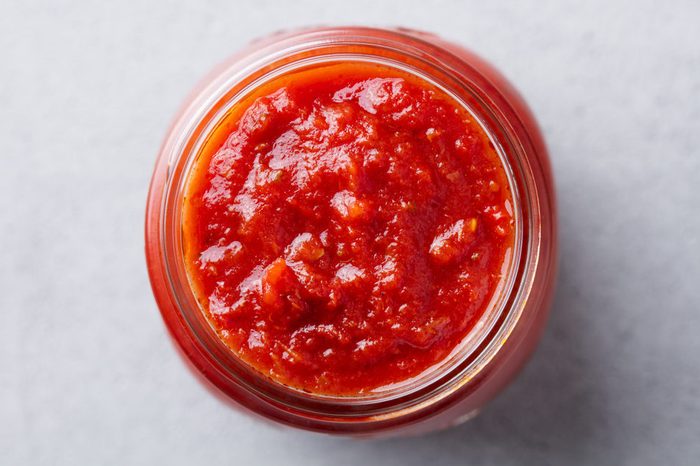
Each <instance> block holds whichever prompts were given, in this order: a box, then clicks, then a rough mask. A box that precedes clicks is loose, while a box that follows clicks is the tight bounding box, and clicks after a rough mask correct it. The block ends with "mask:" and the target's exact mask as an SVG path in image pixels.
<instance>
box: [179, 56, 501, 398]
mask: <svg viewBox="0 0 700 466" xmlns="http://www.w3.org/2000/svg"><path fill="white" fill-rule="evenodd" d="M183 215H184V218H183V241H184V248H185V261H186V264H187V267H188V274H189V278H190V283H191V286H192V287H193V290H194V291H195V294H196V295H197V297H198V299H199V301H200V303H201V307H202V311H203V312H204V314H205V315H206V317H207V319H208V320H209V322H210V323H211V325H212V327H213V328H214V329H215V330H216V332H217V334H218V335H219V337H220V338H221V339H222V341H224V342H225V343H226V345H228V347H229V348H230V349H231V350H232V351H233V352H234V353H235V354H236V355H237V356H238V357H240V358H241V359H242V360H244V361H245V362H246V363H247V364H248V365H250V366H251V367H252V368H254V369H255V370H257V371H259V372H261V373H262V374H264V375H266V376H268V377H270V378H271V379H273V380H275V381H277V382H280V383H283V384H286V385H288V386H291V387H295V388H298V389H302V390H305V391H309V392H312V393H317V394H328V395H341V396H344V395H347V396H353V395H358V394H365V393H369V392H372V391H373V390H377V389H379V388H381V387H384V386H387V385H390V384H395V383H398V382H401V381H405V380H406V379H409V378H412V377H415V376H418V375H419V374H421V373H422V372H424V371H425V370H427V369H429V368H430V367H432V366H434V365H436V364H438V363H440V362H441V361H443V360H444V359H445V358H446V357H447V356H448V355H449V354H450V353H451V352H452V351H453V350H454V349H455V348H456V347H457V346H458V345H459V344H460V342H462V341H463V340H464V338H465V337H466V336H467V334H469V332H470V330H472V329H473V327H474V325H475V323H476V322H477V321H478V320H479V319H480V317H482V315H483V314H484V312H485V311H486V310H487V308H488V307H489V303H490V300H491V298H492V297H493V295H494V293H495V290H496V289H497V287H498V285H499V284H500V283H501V281H502V280H503V278H504V277H503V274H504V270H506V269H507V267H506V263H507V258H508V257H509V251H510V250H511V248H512V247H513V242H514V226H513V224H514V222H513V212H512V195H511V192H510V189H509V185H508V181H507V177H506V173H505V170H504V167H503V165H502V162H501V160H500V158H499V157H498V154H497V152H496V151H495V149H494V147H493V145H492V144H491V142H490V141H489V139H488V137H487V136H486V134H485V133H484V130H483V129H482V128H481V126H480V125H479V124H478V123H477V122H476V121H475V120H474V118H473V117H472V116H471V115H470V114H469V113H468V112H467V111H466V110H465V109H463V107H461V106H460V105H459V104H458V103H457V102H456V101H454V100H453V99H452V98H451V97H450V96H449V95H447V94H446V93H445V92H443V91H441V90H440V89H438V88H437V87H435V86H433V85H431V84H429V83H428V82H426V81H424V80H421V79H419V78H417V77H414V76H412V75H410V74H408V73H403V72H401V71H398V70H394V69H391V68H388V67H382V66H379V65H370V64H360V63H343V64H337V65H333V66H328V65H327V66H325V67H324V68H317V69H311V70H306V71H301V72H296V73H294V74H293V75H289V76H283V77H280V78H277V79H275V80H274V81H273V82H271V83H269V84H266V85H264V86H261V87H260V88H258V89H257V90H255V91H253V92H252V94H251V95H250V96H249V97H247V98H246V99H244V100H242V101H241V102H240V103H239V104H238V105H236V106H235V107H234V108H233V109H232V110H231V111H229V112H228V114H227V115H226V116H225V118H223V120H222V122H221V123H220V124H219V125H218V126H217V128H215V130H214V131H213V132H212V133H211V135H210V137H209V139H208V140H207V141H206V143H205V144H204V146H203V148H202V149H201V152H200V153H199V154H198V157H197V159H196V161H195V164H194V167H193V169H192V174H191V175H190V178H189V181H188V185H187V187H186V197H185V205H184V210H183Z"/></svg>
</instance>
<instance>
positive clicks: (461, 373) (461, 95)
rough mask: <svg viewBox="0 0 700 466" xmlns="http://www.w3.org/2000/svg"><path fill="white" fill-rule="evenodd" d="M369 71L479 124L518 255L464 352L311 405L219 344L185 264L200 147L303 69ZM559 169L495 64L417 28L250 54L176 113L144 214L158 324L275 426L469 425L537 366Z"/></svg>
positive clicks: (350, 34)
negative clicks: (254, 98)
mask: <svg viewBox="0 0 700 466" xmlns="http://www.w3.org/2000/svg"><path fill="white" fill-rule="evenodd" d="M338 62H362V63H372V64H377V65H381V66H384V67H393V68H396V69H398V70H401V72H405V73H410V74H412V75H414V76H416V77H419V78H420V79H423V80H425V81H427V82H430V83H432V84H433V85H435V86H437V87H439V88H440V89H442V90H444V91H445V92H446V93H448V94H449V95H451V96H452V97H453V98H454V99H455V101H457V102H459V103H460V105H463V106H464V108H465V109H467V110H468V112H469V113H470V114H471V115H472V116H473V117H474V119H475V120H476V121H478V123H479V125H480V126H481V127H482V129H483V130H484V132H485V133H486V134H487V135H488V138H489V140H490V142H491V143H492V144H493V146H494V148H495V149H496V151H497V152H498V156H499V157H500V159H501V161H502V163H503V166H504V167H505V169H506V173H507V176H508V182H509V184H510V190H511V193H512V196H513V210H514V222H515V244H514V247H513V249H512V254H511V255H510V256H509V263H508V264H507V267H506V269H505V270H506V272H505V276H504V280H503V282H502V285H501V286H500V287H499V289H498V290H497V292H496V294H495V295H494V297H493V299H492V300H491V304H490V306H489V309H488V311H487V312H485V313H484V315H483V316H482V318H481V320H480V322H479V323H478V325H476V326H475V327H474V329H473V330H472V331H471V332H470V333H469V335H467V337H466V338H465V340H464V342H463V344H462V345H460V347H459V350H458V351H455V352H453V353H452V354H450V356H449V357H448V358H447V359H445V360H444V361H442V362H441V363H440V364H439V365H437V366H435V368H433V369H432V370H431V371H428V372H427V373H426V374H425V375H423V376H421V377H419V378H417V379H416V380H411V381H410V383H402V384H398V385H396V386H394V387H392V388H391V389H390V390H383V391H378V392H376V393H371V394H368V395H362V396H328V395H318V394H313V393H308V392H305V391H301V390H297V389H294V388H293V387H288V386H285V385H283V384H281V383H277V382H275V381H274V380H270V379H269V378H266V377H263V376H262V375H261V374H260V373H258V372H256V371H255V370H253V369H252V368H251V367H249V366H248V365H247V364H246V363H244V362H243V361H242V360H241V359H240V358H238V357H237V356H236V355H235V354H234V352H232V351H231V350H230V349H229V348H228V347H227V346H226V345H225V344H224V343H223V342H222V340H221V339H220V338H219V337H218V336H217V334H216V332H215V331H214V329H212V327H211V325H210V324H209V322H208V321H207V319H206V317H205V315H204V313H203V312H202V311H201V309H200V307H199V306H200V305H199V304H198V302H197V299H196V297H195V294H194V292H193V290H192V287H191V286H190V281H189V279H188V275H187V268H186V264H185V261H184V252H183V238H182V221H183V204H184V193H185V191H186V190H185V187H186V183H187V180H188V176H189V174H190V172H191V170H192V167H193V163H194V161H195V160H196V158H197V156H198V154H199V153H200V151H201V148H202V145H203V144H204V141H206V139H207V138H208V137H209V136H210V135H211V134H212V131H213V129H214V128H216V127H217V125H218V124H219V123H220V122H221V119H222V118H223V116H224V115H225V114H226V112H228V111H229V110H230V109H231V108H233V107H235V106H236V105H237V103H239V102H241V99H243V98H244V97H245V96H246V95H248V94H250V93H251V92H252V90H254V89H256V88H259V87H260V86H262V85H264V84H265V83H269V82H271V81H272V80H275V79H278V78H279V77H280V76H289V75H290V73H294V72H296V71H298V70H300V69H309V68H310V67H315V66H324V65H326V64H328V63H338ZM556 250H557V248H556V213H555V204H554V192H553V185H552V177H551V169H550V166H549V160H548V158H547V152H546V148H545V145H544V142H543V140H542V137H541V135H540V132H539V130H538V128H537V125H536V123H535V120H534V118H533V116H532V115H531V113H530V112H529V110H528V109H527V107H526V105H525V103H524V102H523V100H522V99H521V98H520V97H519V96H518V95H517V93H516V92H515V91H514V89H513V88H512V87H511V86H510V85H509V84H508V83H507V82H506V81H505V79H504V78H503V77H502V76H501V75H500V74H499V73H498V72H497V71H496V70H494V69H493V68H492V67H491V66H489V65H488V64H486V63H485V62H484V61H482V60H481V59H479V58H477V57H476V56H475V55H474V54H472V53H471V52H469V51H467V50H465V49H463V48H461V47H458V46H456V45H453V44H451V43H448V42H445V41H443V40H441V39H439V38H437V37H435V36H433V35H429V34H425V33H420V32H415V31H409V30H383V29H371V28H319V29H307V30H303V31H298V32H293V33H280V34H277V35H275V36H273V37H270V38H267V39H264V40H261V41H259V42H256V43H254V44H253V45H252V46H251V47H250V48H248V49H247V50H245V51H243V52H242V53H240V54H238V55H236V56H234V57H232V58H231V59H230V60H229V61H228V62H226V63H225V64H223V65H222V66H220V67H219V68H218V69H216V70H215V71H214V72H213V73H212V74H211V75H210V76H209V77H208V78H207V79H206V80H205V81H204V82H203V83H202V84H201V85H200V87H199V88H198V89H197V90H196V91H195V92H194V93H193V95H192V97H191V98H190V99H189V100H188V101H187V103H186V105H185V106H184V108H183V109H182V110H181V112H180V113H179V115H178V117H177V119H176V120H175V123H174V124H173V126H172V127H171V129H170V131H169V133H168V136H167V138H166V140H165V142H164V144H163V146H162V148H161V151H160V155H159V157H158V160H157V163H156V168H155V172H154V174H153V179H152V182H151V187H150V192H149V196H148V204H147V211H146V258H147V263H148V271H149V274H150V279H151V284H152V287H153V292H154V295H155V297H156V301H157V303H158V306H159V308H160V311H161V313H162V316H163V319H164V321H165V323H166V325H167V327H168V329H169V331H170V333H171V335H172V337H173V338H174V340H175V342H176V343H177V346H178V347H179V349H180V350H181V351H182V353H183V355H184V356H185V359H186V360H187V361H188V362H189V363H191V366H192V367H193V368H194V369H195V373H197V374H198V375H201V376H202V378H203V380H204V381H205V383H207V384H208V386H210V387H211V388H212V389H213V390H214V391H215V392H217V393H219V394H221V395H223V396H224V398H226V399H228V400H233V401H235V402H236V403H237V404H238V405H242V406H244V407H246V408H248V409H249V410H250V411H252V412H254V413H257V414H259V415H261V416H264V417H266V418H268V419H273V420H275V421H278V422H281V423H284V424H287V425H290V426H294V427H299V428H304V429H308V430H313V431H318V432H325V433H337V434H348V435H355V436H378V435H382V436H386V435H400V434H415V433H420V432H425V431H429V430H435V429H439V428H444V427H447V426H450V425H454V424H457V423H459V422H461V421H464V420H466V419H468V418H470V417H472V416H473V415H474V414H476V413H477V412H478V410H479V409H480V408H481V407H482V406H483V405H484V404H485V403H486V402H488V401H489V400H490V399H491V398H493V397H494V396H495V395H496V394H497V393H498V392H499V391H500V390H501V389H502V388H503V387H504V386H505V385H506V383H507V382H509V381H510V380H511V379H512V378H513V376H514V375H515V374H516V373H517V371H518V370H519V369H520V367H522V365H523V364H524V362H525V361H526V360H527V358H528V357H529V356H530V354H531V353H532V351H533V350H534V347H535V345H536V343H537V341H538V339H539V336H540V334H541V332H542V329H543V327H544V324H545V321H546V316H547V314H548V309H549V305H550V301H551V297H552V292H553V286H554V280H555V274H556V270H555V269H556V257H557V252H556Z"/></svg>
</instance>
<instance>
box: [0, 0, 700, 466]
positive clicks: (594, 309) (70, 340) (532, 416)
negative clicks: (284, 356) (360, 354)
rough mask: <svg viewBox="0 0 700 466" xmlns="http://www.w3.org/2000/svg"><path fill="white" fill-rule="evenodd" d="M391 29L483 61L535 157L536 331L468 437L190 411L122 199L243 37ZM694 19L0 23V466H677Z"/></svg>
mask: <svg viewBox="0 0 700 466" xmlns="http://www.w3.org/2000/svg"><path fill="white" fill-rule="evenodd" d="M319 23H330V24H338V23H341V24H342V23H344V24H349V23H361V24H370V25H404V26H411V27H416V28H421V29H425V30H430V31H434V32H437V33H439V34H441V35H443V36H445V37H447V38H449V39H453V40H454V41H457V42H459V43H462V44H465V45H467V46H469V47H472V48H473V49H474V50H476V51H478V52H479V53H480V54H482V55H483V56H485V57H487V58H488V59H490V60H491V61H492V62H493V63H494V64H495V65H497V66H498V67H499V68H501V70H502V71H503V72H504V73H505V74H506V76H508V77H509V78H510V79H511V80H512V81H513V82H514V83H515V84H516V85H517V87H518V88H519V89H520V90H521V91H522V93H523V94H524V96H525V97H526V99H527V100H528V101H529V102H530V104H531V106H532V108H533V110H534V111H535V113H536V115H537V116H538V118H539V121H540V123H541V125H542V127H543V130H544V132H545V135H546V139H547V141H548V143H549V146H550V149H551V155H552V159H553V164H554V170H555V175H556V181H557V185H558V194H559V204H560V208H561V218H560V221H561V225H560V226H561V230H560V231H561V253H562V254H561V272H560V277H559V287H558V291H557V295H556V302H555V305H554V310H553V315H552V318H551V321H550V323H549V327H548V330H547V333H546V336H545V338H544V340H543V342H542V344H541V346H540V347H539V350H538V352H537V353H536V355H535V357H534V359H533V360H532V362H531V363H530V364H529V365H528V366H527V368H526V369H525V371H524V372H523V373H522V375H521V376H520V377H519V378H518V379H517V381H516V382H515V383H514V384H513V385H512V386H511V387H510V388H508V389H507V390H506V391H505V392H504V393H503V395H502V396H501V397H499V398H498V399H497V400H496V401H495V402H494V403H493V404H492V405H491V406H490V407H489V408H488V409H487V410H486V411H485V412H484V413H483V415H482V416H481V417H479V418H477V419H476V420H474V421H473V422H471V423H468V424H467V425H464V426H461V427H459V428H456V429H453V430H450V431H446V432H441V433H436V434H432V435H429V436H426V437H421V438H416V439H407V440H389V441H368V442H360V441H354V440H347V439H337V438H328V437H323V436H319V435H314V434H308V433H304V432H296V431H288V430H282V429H279V428H276V427H273V426H269V425H265V424H262V423H259V422H256V421H254V420H252V419H250V418H248V417H247V416H244V415H242V414H240V413H238V412H235V411H234V410H231V409H228V408H227V407H226V406H224V405H223V404H221V403H220V402H219V401H217V400H216V399H215V398H214V397H212V396H210V395H209V393H208V392H206V391H205V389H203V388H202V387H201V386H200V385H199V384H198V382H197V381H196V380H195V379H194V378H193V377H192V376H191V375H190V374H189V373H188V372H187V370H186V369H185V367H184V366H183V364H182V363H181V361H180V360H179V359H178V357H177V356H176V354H175V352H174V350H173V348H172V347H171V344H170V342H169V340H168V338H167V337H166V334H165V330H164V327H163V325H162V323H161V320H160V317H159V314H158V311H157V309H156V307H155V305H154V301H153V299H152V296H151V291H150V288H149V284H148V279H147V275H146V270H145V265H144V258H143V252H142V250H143V238H142V223H143V222H142V221H143V214H144V204H145V198H146V190H147V186H148V182H149V177H150V174H151V169H152V167H153V162H154V159H155V155H156V152H157V150H158V146H159V144H160V142H161V138H162V137H163V135H164V133H165V131H166V128H167V126H168V123H169V120H170V118H171V117H172V116H173V114H174V112H175V110H176V109H177V107H178V106H179V105H180V103H181V102H182V100H183V99H184V97H185V95H186V93H187V92H188V91H189V90H190V88H191V87H192V86H193V85H194V84H195V82H196V81H197V80H198V79H199V78H200V77H202V75H203V74H204V73H206V72H207V71H208V70H209V69H210V68H211V67H212V66H213V65H215V64H216V63H217V62H219V61H221V60H222V59H224V58H225V57H226V56H227V55H228V54H230V53H232V52H234V51H236V50H237V49H239V48H240V47H242V46H243V45H244V44H245V43H246V42H248V41H249V40H250V39H253V38H255V37H257V36H260V35H264V34H266V33H269V32H272V31H274V30H277V29H280V28H288V27H293V26H298V25H306V24H319ZM698 23H700V3H698V2H695V1H692V0H691V1H686V2H681V1H667V2H650V1H639V0H636V1H635V0H630V1H604V0H601V1H596V2H585V3H584V2H576V3H566V2H560V1H537V0H533V1H518V2H507V3H501V2H487V1H484V0H480V1H472V2H457V1H452V2H448V1H444V2H430V1H427V0H417V1H403V2H393V3H389V2H380V1H378V0H371V1H364V0H352V1H342V2H332V1H321V2H310V1H295V2H291V1H289V2H278V3H275V2H271V1H266V0H257V1H254V2H238V3H236V2H233V1H223V0H222V1H218V2H166V1H161V2H147V1H115V2H62V1H49V0H47V1H44V2H33V1H12V2H9V3H8V2H6V1H3V2H2V3H1V4H0V142H1V145H0V157H1V159H0V161H1V163H0V212H1V216H0V265H1V267H0V287H1V290H0V310H1V312H0V464H3V465H11V464H12V465H13V464H71V465H74V464H91V465H92V464H169V465H177V464H189V463H194V464H197V463H200V464H205V462H207V463H210V464H214V463H216V464H303V465H322V464H334V465H338V466H340V465H354V464H368V465H373V464H382V465H386V466H390V465H423V464H431V465H436V466H437V465H447V464H475V465H479V464H497V465H510V464H533V465H542V464H635V465H639V464H662V463H664V464H697V461H698V458H699V457H700V389H699V387H700V384H699V383H698V382H700V339H699V338H698V334H699V333H700V309H699V307H700V292H699V289H700V245H699V244H698V236H699V235H700V215H698V214H699V213H700V208H699V207H698V206H699V205H700V190H699V189H698V186H697V183H698V180H699V179H700V153H699V149H698V148H699V147H700V26H699V24H698Z"/></svg>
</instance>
